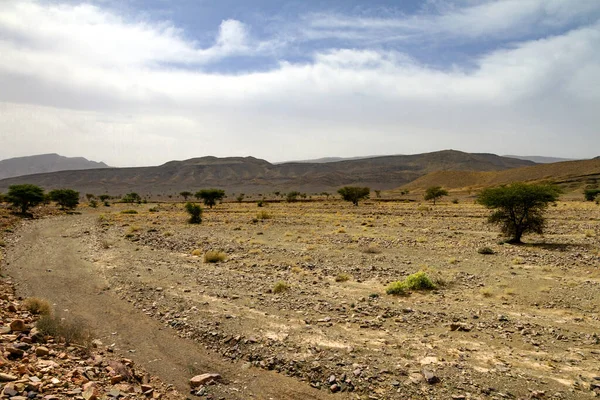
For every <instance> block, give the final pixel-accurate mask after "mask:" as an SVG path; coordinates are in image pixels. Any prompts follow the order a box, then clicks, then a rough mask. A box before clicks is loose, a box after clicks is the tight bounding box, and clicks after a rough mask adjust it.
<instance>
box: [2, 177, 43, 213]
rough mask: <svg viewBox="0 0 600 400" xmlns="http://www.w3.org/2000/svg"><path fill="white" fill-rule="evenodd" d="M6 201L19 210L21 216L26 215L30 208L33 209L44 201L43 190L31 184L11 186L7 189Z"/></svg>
mask: <svg viewBox="0 0 600 400" xmlns="http://www.w3.org/2000/svg"><path fill="white" fill-rule="evenodd" d="M5 197H6V201H8V202H9V203H11V204H12V206H13V207H15V208H20V209H21V214H23V215H25V214H27V210H28V209H29V208H30V207H35V206H37V205H38V204H40V203H42V202H43V201H44V189H42V188H41V187H39V186H35V185H31V184H23V185H12V186H9V188H8V193H7V194H6V196H5Z"/></svg>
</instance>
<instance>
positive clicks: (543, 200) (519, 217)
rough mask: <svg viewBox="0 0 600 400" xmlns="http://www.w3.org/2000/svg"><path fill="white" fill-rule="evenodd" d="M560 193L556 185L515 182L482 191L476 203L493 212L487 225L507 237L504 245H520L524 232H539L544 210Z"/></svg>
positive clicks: (542, 224)
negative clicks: (497, 226)
mask: <svg viewBox="0 0 600 400" xmlns="http://www.w3.org/2000/svg"><path fill="white" fill-rule="evenodd" d="M560 193H561V191H560V189H559V188H557V187H556V186H551V185H542V184H525V183H522V182H518V183H513V184H511V185H508V186H499V187H493V188H487V189H484V190H483V191H481V193H479V196H478V197H477V202H478V203H479V204H482V205H484V206H485V207H487V208H490V209H495V211H494V212H493V213H492V215H490V216H489V218H488V222H490V223H492V224H498V225H500V227H501V229H502V233H504V234H505V235H507V236H509V237H510V239H509V240H508V241H507V242H508V243H521V237H522V236H523V234H525V233H529V232H531V233H540V234H541V233H543V231H544V226H545V222H546V219H545V218H544V211H545V210H546V208H548V204H549V203H554V202H555V201H556V200H558V196H559V195H560Z"/></svg>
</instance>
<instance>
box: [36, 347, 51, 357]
mask: <svg viewBox="0 0 600 400" xmlns="http://www.w3.org/2000/svg"><path fill="white" fill-rule="evenodd" d="M48 354H50V350H48V348H47V347H44V346H39V347H38V348H37V349H35V355H36V356H38V357H46V356H47V355H48Z"/></svg>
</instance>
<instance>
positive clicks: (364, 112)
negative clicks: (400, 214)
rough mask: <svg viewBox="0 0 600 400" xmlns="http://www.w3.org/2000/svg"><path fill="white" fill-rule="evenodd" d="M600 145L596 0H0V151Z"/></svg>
mask: <svg viewBox="0 0 600 400" xmlns="http://www.w3.org/2000/svg"><path fill="white" fill-rule="evenodd" d="M443 149H455V150H461V151H467V152H481V153H495V154H519V155H545V156H555V157H565V158H591V157H595V156H598V155H600V1H598V0H420V1H417V0H403V1H399V0H396V1H390V0H370V1H364V0H363V1H358V0H329V1H327V0H323V1H316V0H314V1H313V0H277V1H276V0H252V1H250V0H179V1H178V0H97V1H91V0H90V1H59V0H55V1H54V0H52V1H51V0H47V1H42V0H38V1H35V0H0V159H6V158H11V157H19V156H26V155H33V154H43V153H59V154H61V155H64V156H70V157H74V156H82V157H85V158H88V159H90V160H94V161H104V162H106V163H107V164H109V165H112V166H144V165H159V164H162V163H164V162H167V161H170V160H183V159H188V158H193V157H202V156H206V155H214V156H218V157H227V156H254V157H257V158H263V159H266V160H268V161H271V162H281V161H287V160H303V159H313V158H320V157H328V156H341V157H353V156H366V155H385V154H416V153H425V152H431V151H438V150H443Z"/></svg>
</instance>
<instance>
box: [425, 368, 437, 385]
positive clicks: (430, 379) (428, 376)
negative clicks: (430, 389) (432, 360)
mask: <svg viewBox="0 0 600 400" xmlns="http://www.w3.org/2000/svg"><path fill="white" fill-rule="evenodd" d="M423 378H425V380H426V381H427V383H429V384H431V385H433V384H434V383H438V382H439V381H440V378H438V377H437V376H436V375H435V374H434V373H433V372H432V371H430V370H428V369H424V370H423Z"/></svg>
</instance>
